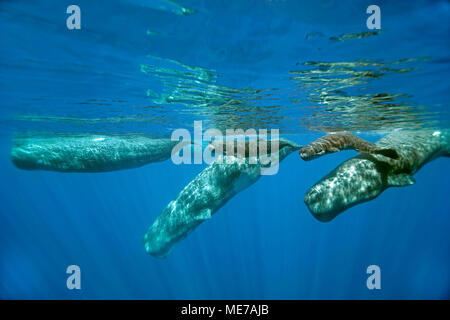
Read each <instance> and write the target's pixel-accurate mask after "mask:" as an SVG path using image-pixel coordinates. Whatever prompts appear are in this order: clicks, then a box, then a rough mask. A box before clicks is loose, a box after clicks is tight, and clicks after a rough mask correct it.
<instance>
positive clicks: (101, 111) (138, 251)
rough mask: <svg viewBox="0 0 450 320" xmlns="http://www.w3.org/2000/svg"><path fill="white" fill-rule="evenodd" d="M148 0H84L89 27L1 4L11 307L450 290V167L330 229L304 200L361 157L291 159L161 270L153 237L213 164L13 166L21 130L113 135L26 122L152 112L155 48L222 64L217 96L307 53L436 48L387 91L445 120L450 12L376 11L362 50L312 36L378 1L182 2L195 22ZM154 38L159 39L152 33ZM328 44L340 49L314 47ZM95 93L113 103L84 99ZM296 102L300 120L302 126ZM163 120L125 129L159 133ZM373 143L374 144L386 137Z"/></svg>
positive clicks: (284, 81)
mask: <svg viewBox="0 0 450 320" xmlns="http://www.w3.org/2000/svg"><path fill="white" fill-rule="evenodd" d="M160 2H161V1H160ZM144 3H146V1H138V0H133V1H128V2H126V1H117V2H114V1H77V2H76V4H78V5H79V6H80V7H81V10H82V30H79V31H69V30H67V29H66V25H65V19H66V17H67V15H66V14H65V9H66V7H67V6H68V5H70V4H73V3H72V2H70V3H69V2H65V1H4V2H2V3H1V4H0V36H1V47H0V57H1V59H0V61H1V62H0V63H1V74H0V86H1V87H0V98H1V102H0V104H1V111H0V112H1V114H0V116H1V128H2V131H1V135H0V139H1V140H0V168H2V169H1V170H0V181H1V191H0V203H1V207H0V298H13V299H15V298H25V299H29V298H37V299H49V298H57V299H80V298H81V299H88V298H96V299H104V298H134V299H144V298H150V299H299V298H300V299H302V298H305V299H316V298H319V299H340V298H352V299H379V298H400V299H403V298H413V299H416V298H426V299H428V298H438V299H448V298H449V297H450V268H449V265H450V251H449V249H450V247H449V244H450V242H449V239H450V238H449V234H448V231H449V226H450V216H449V214H448V213H449V211H450V210H449V208H450V201H449V195H450V194H449V191H448V190H450V179H449V177H450V176H449V170H448V168H449V167H448V165H449V162H448V159H445V158H440V159H438V160H436V161H434V162H431V163H429V164H427V165H426V166H425V167H424V168H422V169H421V171H419V172H418V173H417V174H416V176H415V177H416V180H417V183H416V184H415V185H413V186H409V187H405V188H391V189H388V190H386V191H385V192H384V193H383V194H382V195H381V196H380V197H378V198H377V199H375V200H374V201H371V202H369V203H365V204H362V205H359V206H356V207H354V208H352V209H350V210H348V211H346V212H344V213H343V214H342V215H340V216H338V217H337V218H336V219H335V220H333V221H331V222H329V223H321V222H318V221H316V220H315V219H314V218H313V217H312V215H311V214H310V213H309V212H308V210H307V208H306V206H305V205H304V203H303V195H304V193H305V192H306V190H307V189H308V188H309V187H310V186H312V185H313V184H314V183H315V182H316V181H317V180H318V179H320V178H321V177H322V176H324V175H325V174H326V173H328V172H329V171H330V170H332V169H333V168H334V167H335V166H336V165H337V164H338V163H340V162H341V161H343V160H345V159H347V158H348V157H349V156H351V155H353V154H354V152H351V151H348V152H343V153H341V154H334V155H330V156H327V157H324V158H321V159H318V160H315V161H312V162H308V163H305V162H303V161H301V159H300V158H299V157H298V155H296V154H293V155H291V156H289V157H288V158H287V159H286V160H285V161H284V162H283V163H282V165H281V168H280V172H279V173H278V174H277V175H274V176H264V177H262V178H261V179H260V180H259V181H258V182H257V183H256V184H254V185H253V186H251V187H250V188H249V189H247V190H245V191H243V192H242V193H240V194H238V195H236V196H235V197H234V198H233V199H231V200H230V201H229V202H228V203H227V204H226V205H225V206H224V207H223V208H222V209H221V210H220V211H218V212H217V214H216V215H215V216H214V217H213V218H212V219H211V220H210V221H208V222H205V223H204V224H203V225H201V226H200V227H199V228H198V229H197V230H196V231H195V232H193V233H192V234H191V235H190V236H189V237H187V238H186V239H185V240H183V241H182V242H180V243H179V244H178V245H177V246H176V247H175V248H174V250H173V252H172V253H171V254H170V255H169V256H168V257H167V258H166V259H165V260H158V259H155V258H153V257H151V256H149V255H147V254H146V253H145V250H144V246H143V244H142V237H143V235H144V233H145V232H146V230H147V228H148V227H149V226H150V225H151V224H152V223H153V221H154V220H155V219H156V217H157V216H158V214H159V213H160V212H161V210H162V209H163V208H164V207H165V206H166V205H167V203H169V201H171V200H172V199H174V198H175V196H176V195H177V194H178V192H179V191H180V190H181V189H182V188H183V187H184V186H185V185H186V184H187V183H189V181H191V180H192V179H193V178H194V177H195V175H196V174H197V173H198V172H200V171H201V170H202V168H203V166H199V165H181V166H176V165H173V164H172V163H171V162H170V161H166V162H163V163H155V164H151V165H148V166H145V167H142V168H138V169H133V170H125V171H119V172H112V173H102V174H61V173H54V172H27V171H20V170H18V169H17V168H15V167H14V166H13V165H12V163H11V162H10V160H9V152H10V148H11V137H12V134H13V132H14V131H16V130H50V129H52V130H53V129H55V128H56V129H59V130H67V131H70V130H72V129H73V130H79V131H83V130H84V129H87V130H92V131H97V132H98V131H103V132H108V130H110V129H111V128H109V127H108V128H104V127H101V126H100V125H98V126H96V127H87V128H86V127H83V126H81V128H77V127H70V128H69V129H68V128H67V126H69V124H65V123H62V124H59V123H58V124H52V123H50V124H46V123H33V122H17V121H15V120H14V119H13V117H14V116H15V115H18V114H41V115H62V116H79V117H84V118H89V117H93V118H101V117H112V116H116V115H128V114H132V113H133V112H134V111H133V110H136V109H137V110H141V108H143V107H144V106H147V105H150V104H152V102H150V101H149V98H148V97H147V95H146V90H147V89H149V88H150V89H152V90H153V91H156V92H158V90H159V89H160V88H159V87H158V85H157V84H154V83H153V82H152V81H154V80H152V79H150V78H149V77H148V76H147V75H145V74H143V73H141V72H140V69H139V66H140V64H142V63H146V61H147V60H146V59H147V58H146V55H148V54H151V55H154V56H158V57H163V58H167V59H174V60H177V61H182V62H183V63H185V64H189V65H198V66H201V67H203V68H208V69H211V70H214V72H216V74H217V75H219V79H218V83H219V84H220V85H222V86H228V87H232V88H242V87H247V86H252V87H255V88H261V89H265V88H282V89H286V88H289V86H292V84H291V83H290V82H289V80H288V79H289V76H288V74H287V72H288V71H289V70H292V69H295V64H296V63H297V62H301V61H308V60H331V61H354V60H357V59H363V58H367V59H379V60H380V59H381V60H388V61H392V60H396V59H400V58H408V57H417V56H418V57H424V56H428V57H432V58H433V59H434V60H433V61H434V62H433V63H430V64H429V65H428V66H427V67H426V68H423V69H421V70H419V71H417V73H415V74H414V75H411V77H410V78H408V77H406V78H401V81H400V80H399V79H400V78H397V77H396V76H393V77H392V78H390V79H388V78H385V79H383V80H382V81H381V83H380V84H378V86H379V87H380V89H379V91H380V90H381V92H383V90H391V89H392V91H395V92H406V93H409V94H411V95H413V101H414V103H416V104H420V105H429V106H433V108H434V109H433V110H434V111H435V112H438V111H443V110H445V108H446V107H448V101H449V99H448V98H449V90H448V89H449V87H448V70H449V63H448V49H449V42H448V39H449V37H448V35H449V23H448V21H449V20H450V19H449V4H448V2H438V1H432V2H414V3H410V2H405V3H403V4H401V3H397V4H393V3H392V2H386V3H384V2H381V3H379V4H380V6H381V8H382V28H383V33H382V34H381V35H380V36H378V38H374V39H369V38H367V39H360V40H357V41H359V42H358V43H359V44H360V45H354V44H351V41H350V44H348V45H347V44H346V43H338V44H334V43H332V44H329V43H328V42H327V41H325V40H321V39H319V40H317V41H318V42H313V43H306V42H305V35H306V34H308V33H309V32H321V33H323V34H324V35H325V39H327V38H328V37H329V36H336V35H339V34H341V33H346V32H350V33H357V32H364V31H366V30H367V29H366V28H365V19H366V16H367V15H366V14H365V8H366V7H367V6H368V5H369V4H372V3H371V1H368V2H367V1H366V2H365V1H359V2H358V1H356V2H355V1H351V2H350V1H347V2H346V4H344V3H343V2H342V1H337V2H334V1H325V2H317V3H316V4H315V5H308V4H305V3H303V2H300V1H287V0H286V1H282V0H279V1H276V0H273V1H206V0H205V1H184V2H183V4H184V5H186V6H187V7H190V8H195V9H196V10H197V13H195V14H192V15H189V16H182V15H176V14H174V13H171V12H168V11H164V10H156V9H155V6H153V7H152V6H150V5H144ZM150 3H153V2H151V1H150ZM147 30H155V31H157V32H159V35H157V36H155V37H149V36H148V35H147V34H146V31H147ZM369 40H370V41H369ZM321 41H325V42H326V44H324V43H321ZM322 45H323V46H324V47H325V46H328V47H327V48H325V49H323V51H318V50H317V48H318V46H322ZM155 83H156V82H155ZM89 99H103V100H106V101H107V103H105V104H104V105H100V106H99V105H90V104H80V102H85V101H88V100H89ZM277 99H278V101H281V102H283V97H282V96H280V97H277ZM115 100H121V101H124V102H123V103H116V102H115ZM123 105H125V106H126V107H124V108H125V109H121V108H122V106H123ZM133 107H135V109H133ZM127 108H129V109H127ZM289 110H290V111H288V113H287V115H289V116H291V118H290V119H296V118H297V117H300V116H301V111H300V110H297V109H289ZM199 112H200V113H201V110H200V111H199ZM168 114H169V115H170V110H169V112H168ZM171 115H172V116H175V117H176V118H177V120H176V121H178V122H176V123H175V124H172V126H174V127H176V125H178V124H179V123H190V124H192V121H191V120H192V119H195V115H192V116H188V115H186V119H182V117H183V116H182V115H180V116H179V117H177V116H178V115H177V114H176V113H175V114H171ZM166 116H167V115H166ZM180 119H181V120H180ZM152 125H153V124H152V123H144V124H142V123H137V124H127V125H121V126H118V127H117V128H113V130H114V131H127V132H152V133H155V130H159V129H158V127H155V128H153V129H150V127H151V126H152ZM286 125H290V128H289V129H290V131H296V132H297V134H296V135H291V136H289V137H290V138H291V139H292V140H295V141H296V142H298V143H302V144H306V143H308V142H309V141H311V140H312V139H314V138H316V137H318V136H320V135H321V134H320V133H316V134H314V135H310V134H309V133H308V132H307V131H306V130H305V129H304V128H302V127H298V121H296V120H295V121H294V120H293V121H290V122H289V121H287V122H286ZM163 127H164V126H163ZM165 129H168V128H165ZM163 131H164V130H163ZM168 131H169V130H168ZM161 133H165V132H161ZM363 137H365V138H367V139H369V140H372V141H375V140H376V139H378V138H379V135H375V134H366V135H363ZM71 264H76V265H79V266H80V267H81V272H82V290H80V291H76V290H74V291H69V290H68V289H67V288H66V277H67V275H66V273H65V270H66V267H67V266H68V265H71ZM371 264H376V265H379V266H380V267H381V272H382V280H381V285H382V290H379V291H376V290H374V291H369V290H368V289H367V288H366V279H367V274H366V268H367V266H369V265H371Z"/></svg>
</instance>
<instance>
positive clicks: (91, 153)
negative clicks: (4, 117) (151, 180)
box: [11, 134, 190, 172]
mask: <svg viewBox="0 0 450 320" xmlns="http://www.w3.org/2000/svg"><path fill="white" fill-rule="evenodd" d="M186 144H190V142H186V143H180V144H179V142H178V141H172V140H171V139H168V138H150V137H146V136H142V135H122V136H120V135H102V134H92V135H90V134H89V135H88V134H67V135H52V136H17V137H15V138H14V141H13V148H12V150H11V160H12V162H13V163H14V165H15V166H16V167H18V168H20V169H25V170H52V171H60V172H105V171H113V170H122V169H130V168H136V167H140V166H143V165H145V164H148V163H151V162H157V161H164V160H167V159H169V158H170V156H171V154H172V151H173V152H178V151H179V149H180V148H181V147H183V146H184V145H186ZM175 146H177V150H175V149H174V147H175Z"/></svg>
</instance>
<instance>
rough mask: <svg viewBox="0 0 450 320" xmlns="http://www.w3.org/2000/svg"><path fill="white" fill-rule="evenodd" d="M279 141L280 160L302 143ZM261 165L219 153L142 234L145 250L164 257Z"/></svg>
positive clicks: (247, 183)
mask: <svg viewBox="0 0 450 320" xmlns="http://www.w3.org/2000/svg"><path fill="white" fill-rule="evenodd" d="M282 141H283V142H282ZM279 144H280V148H279V155H278V157H279V161H280V162H281V161H282V160H283V159H284V158H285V157H286V156H288V155H289V154H290V153H292V152H294V151H297V150H299V149H300V147H301V146H299V145H297V144H295V143H293V142H290V141H287V140H284V139H283V140H281V139H280V143H279ZM262 167H263V165H262V164H261V162H260V161H259V160H258V161H256V163H255V164H250V161H249V160H248V159H246V161H238V158H237V157H234V156H228V155H218V156H217V157H216V159H215V161H214V162H213V163H211V164H210V165H209V166H208V167H206V168H205V169H204V170H203V171H202V172H200V173H199V174H198V175H197V176H196V177H195V178H194V180H192V181H191V182H190V183H189V184H188V185H187V186H186V187H185V188H184V189H183V190H182V191H181V192H180V193H179V194H178V196H177V197H176V198H175V199H174V200H173V201H171V202H170V203H169V204H168V205H167V206H166V207H165V208H164V209H163V211H162V212H161V214H160V215H159V217H158V218H157V219H156V221H155V222H154V223H153V225H152V226H151V227H150V228H149V229H148V231H147V233H146V234H145V236H144V246H145V250H146V251H147V252H148V253H150V254H151V255H153V256H154V257H158V258H164V257H166V256H167V254H168V253H169V252H170V250H171V248H172V247H173V245H174V244H176V243H177V242H178V241H180V240H182V239H183V238H185V237H186V236H187V235H188V234H189V233H190V232H192V231H193V230H194V229H195V228H196V227H197V226H198V225H200V224H201V223H202V222H204V221H206V220H208V219H209V218H211V216H212V215H213V214H214V213H215V212H216V211H217V210H219V209H220V208H221V207H222V206H223V205H224V204H225V203H226V202H227V201H228V200H230V199H231V198H232V197H233V196H234V195H236V194H237V193H239V192H240V191H242V190H244V189H246V188H247V187H249V186H250V185H252V184H253V183H255V182H256V181H257V180H258V179H259V178H260V176H261V168H262Z"/></svg>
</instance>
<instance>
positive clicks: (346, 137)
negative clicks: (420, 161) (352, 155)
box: [299, 133, 398, 161]
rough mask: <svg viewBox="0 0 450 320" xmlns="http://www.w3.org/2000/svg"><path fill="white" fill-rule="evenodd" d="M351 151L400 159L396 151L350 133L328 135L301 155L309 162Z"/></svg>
mask: <svg viewBox="0 0 450 320" xmlns="http://www.w3.org/2000/svg"><path fill="white" fill-rule="evenodd" d="M349 149H353V150H356V151H358V152H360V153H367V154H381V155H383V156H385V157H389V158H392V159H398V153H397V151H396V150H395V149H392V148H386V149H383V148H378V147H377V146H376V145H374V144H373V143H370V142H369V141H366V140H364V139H362V138H360V137H357V136H355V135H353V134H350V133H334V134H327V135H325V136H323V137H321V138H319V139H317V140H315V141H313V142H311V143H310V144H308V145H306V146H305V147H303V148H301V149H300V151H299V153H300V157H301V158H302V159H303V160H305V161H309V160H312V159H316V158H318V157H321V156H323V155H325V154H328V153H334V152H339V151H341V150H349Z"/></svg>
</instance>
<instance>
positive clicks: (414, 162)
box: [304, 129, 450, 222]
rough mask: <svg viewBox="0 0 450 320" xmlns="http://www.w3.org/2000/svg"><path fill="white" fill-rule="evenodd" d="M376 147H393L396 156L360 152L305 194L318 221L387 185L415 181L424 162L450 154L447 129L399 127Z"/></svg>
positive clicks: (364, 198) (332, 215)
mask: <svg viewBox="0 0 450 320" xmlns="http://www.w3.org/2000/svg"><path fill="white" fill-rule="evenodd" d="M376 146H377V147H379V148H394V149H396V150H397V151H398V153H399V159H398V160H393V159H389V158H385V157H382V156H379V155H369V154H361V155H358V156H356V157H354V158H351V159H349V160H347V161H345V162H343V163H342V164H341V165H339V166H338V167H337V168H336V169H334V170H333V171H332V172H330V173H329V174H328V175H327V176H325V177H324V178H322V179H321V180H320V181H319V182H318V183H316V184H315V185H314V186H312V187H311V188H310V189H309V190H308V192H307V193H306V194H305V197H304V201H305V203H306V205H307V206H308V209H309V210H310V211H311V213H312V214H313V215H314V217H315V218H317V219H318V220H320V221H324V222H325V221H330V220H332V219H333V218H335V217H336V216H337V215H338V214H340V213H341V212H343V211H344V210H346V209H348V208H350V207H352V206H354V205H356V204H359V203H362V202H365V201H369V200H371V199H374V198H375V197H377V196H378V195H379V194H380V193H382V192H383V191H384V190H385V189H386V188H388V187H392V186H406V185H411V184H414V183H415V180H414V178H413V176H412V175H413V174H414V173H416V172H417V170H419V169H420V168H421V167H422V166H423V165H424V164H426V163H427V162H429V161H431V160H433V159H436V158H438V157H440V156H449V154H450V130H449V129H444V130H428V129H427V130H417V131H414V130H399V131H395V132H393V133H391V134H388V135H387V136H385V137H383V138H382V139H380V140H379V141H378V142H377V143H376Z"/></svg>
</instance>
